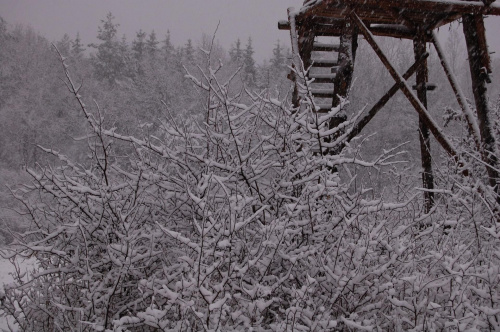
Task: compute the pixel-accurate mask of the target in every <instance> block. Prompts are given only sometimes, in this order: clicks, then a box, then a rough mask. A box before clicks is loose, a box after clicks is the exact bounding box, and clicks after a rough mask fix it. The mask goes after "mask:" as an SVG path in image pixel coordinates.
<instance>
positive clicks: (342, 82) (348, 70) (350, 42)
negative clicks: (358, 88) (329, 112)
mask: <svg viewBox="0 0 500 332" xmlns="http://www.w3.org/2000/svg"><path fill="white" fill-rule="evenodd" d="M357 48H358V29H357V26H356V25H355V24H354V23H353V22H352V21H351V18H350V17H349V16H347V17H346V20H345V21H344V25H343V27H342V34H341V36H340V45H339V51H338V60H337V62H338V66H339V69H338V71H337V75H336V76H335V79H334V80H333V85H334V90H333V92H334V94H333V99H332V107H337V106H339V105H340V102H341V99H345V98H347V95H348V94H349V89H350V88H351V84H352V76H353V73H354V60H355V58H356V50H357ZM346 120H347V115H346V114H345V113H344V111H341V112H339V114H338V115H337V116H335V117H333V118H331V119H330V123H329V127H330V128H335V127H338V126H340V125H341V124H342V123H343V122H344V121H346ZM339 135H342V132H339V133H337V137H338V136H339ZM337 137H331V138H330V140H331V141H334V140H335V139H336V138H337ZM341 149H342V146H338V147H335V148H332V149H330V150H329V151H328V153H330V154H339V153H340V151H341Z"/></svg>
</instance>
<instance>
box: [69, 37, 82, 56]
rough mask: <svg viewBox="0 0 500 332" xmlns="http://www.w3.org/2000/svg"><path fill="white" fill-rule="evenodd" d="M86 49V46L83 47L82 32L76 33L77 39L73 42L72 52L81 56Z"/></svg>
mask: <svg viewBox="0 0 500 332" xmlns="http://www.w3.org/2000/svg"><path fill="white" fill-rule="evenodd" d="M84 51H85V48H83V44H82V41H81V39H80V33H79V32H77V33H76V38H75V40H74V41H73V42H72V43H71V54H72V55H73V56H74V57H75V58H80V57H81V56H82V55H83V52H84Z"/></svg>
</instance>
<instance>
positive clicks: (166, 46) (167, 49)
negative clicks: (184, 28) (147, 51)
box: [161, 30, 174, 59]
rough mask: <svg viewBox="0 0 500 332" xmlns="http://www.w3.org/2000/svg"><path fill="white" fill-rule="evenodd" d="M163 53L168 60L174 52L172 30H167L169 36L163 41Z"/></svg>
mask: <svg viewBox="0 0 500 332" xmlns="http://www.w3.org/2000/svg"><path fill="white" fill-rule="evenodd" d="M161 49H162V51H163V54H164V56H165V58H166V59H168V58H169V57H170V56H171V55H172V54H173V52H174V46H173V45H172V42H171V41H170V30H167V35H166V36H165V39H164V40H163V46H162V48H161Z"/></svg>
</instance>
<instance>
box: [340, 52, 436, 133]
mask: <svg viewBox="0 0 500 332" xmlns="http://www.w3.org/2000/svg"><path fill="white" fill-rule="evenodd" d="M428 56H429V53H425V54H423V55H422V57H421V58H420V59H418V60H417V61H416V62H415V63H414V64H413V65H412V66H411V67H410V68H409V69H408V70H407V71H406V73H404V75H403V79H405V80H407V79H409V78H410V77H411V76H412V75H413V74H415V71H416V70H417V68H418V67H419V66H420V65H422V63H424V61H425V60H426V59H427V57H428ZM399 86H400V84H399V83H395V84H394V85H393V86H392V87H391V88H390V89H389V91H387V92H386V93H385V94H384V95H383V96H382V98H380V100H379V101H378V102H377V103H376V104H375V105H373V107H372V108H371V109H370V111H369V112H368V114H367V115H365V116H364V117H363V118H362V119H361V120H360V121H359V122H358V123H357V124H356V125H355V126H354V128H353V129H352V130H351V132H350V133H349V135H348V136H347V139H346V141H347V142H350V141H351V140H352V139H353V138H354V137H356V136H358V135H359V134H360V133H361V131H362V130H363V128H364V127H365V126H366V125H367V124H368V123H369V122H370V121H371V119H373V117H374V116H375V115H377V113H378V111H380V110H381V109H382V108H383V107H384V106H385V104H387V102H388V101H389V100H390V99H391V98H392V97H393V96H394V95H395V94H396V92H398V90H399Z"/></svg>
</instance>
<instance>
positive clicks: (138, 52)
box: [132, 29, 146, 61]
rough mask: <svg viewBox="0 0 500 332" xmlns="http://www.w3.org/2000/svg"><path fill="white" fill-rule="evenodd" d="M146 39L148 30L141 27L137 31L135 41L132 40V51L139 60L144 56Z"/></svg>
mask: <svg viewBox="0 0 500 332" xmlns="http://www.w3.org/2000/svg"><path fill="white" fill-rule="evenodd" d="M145 39H146V32H144V31H142V29H140V30H139V31H138V32H137V33H136V37H135V39H134V41H132V52H133V54H134V58H135V59H136V60H137V61H141V60H142V58H143V56H144V51H145V49H146V42H145Z"/></svg>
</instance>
